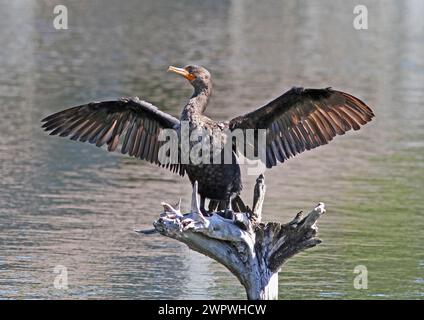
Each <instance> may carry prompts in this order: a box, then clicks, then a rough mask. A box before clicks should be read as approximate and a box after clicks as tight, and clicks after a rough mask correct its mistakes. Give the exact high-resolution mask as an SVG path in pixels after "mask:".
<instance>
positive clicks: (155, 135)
mask: <svg viewBox="0 0 424 320" xmlns="http://www.w3.org/2000/svg"><path fill="white" fill-rule="evenodd" d="M42 122H44V124H43V128H44V129H45V130H46V131H51V132H50V135H59V136H61V137H66V136H70V138H71V139H72V140H79V141H81V142H89V143H91V144H95V145H96V146H98V147H101V146H103V145H105V144H106V145H107V146H108V151H115V150H118V149H120V151H121V153H123V154H128V155H129V156H132V157H136V158H139V159H144V160H147V161H149V162H151V163H155V164H158V165H159V166H162V167H166V168H168V169H170V170H171V171H173V172H176V173H178V174H180V175H181V176H183V175H184V168H183V166H182V165H181V164H180V163H171V164H169V163H168V164H163V163H161V162H160V161H159V159H158V155H159V148H160V146H161V145H162V144H163V143H164V141H160V140H159V133H160V131H161V130H162V129H174V128H176V127H178V126H179V125H180V121H179V120H178V119H177V118H175V117H173V116H171V115H169V114H167V113H165V112H162V111H160V110H159V109H158V108H156V107H155V106H153V105H152V104H150V103H148V102H146V101H142V100H139V99H138V98H123V99H120V100H115V101H102V102H91V103H89V104H84V105H81V106H77V107H73V108H70V109H66V110H63V111H60V112H57V113H55V114H52V115H50V116H48V117H46V118H44V119H43V120H42ZM118 146H121V147H120V148H118Z"/></svg>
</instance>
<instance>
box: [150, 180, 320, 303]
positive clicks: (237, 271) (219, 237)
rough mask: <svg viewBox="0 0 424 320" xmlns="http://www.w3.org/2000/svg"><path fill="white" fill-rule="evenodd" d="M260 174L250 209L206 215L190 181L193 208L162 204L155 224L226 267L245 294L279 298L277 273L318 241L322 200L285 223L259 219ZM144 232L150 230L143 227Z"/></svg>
mask: <svg viewBox="0 0 424 320" xmlns="http://www.w3.org/2000/svg"><path fill="white" fill-rule="evenodd" d="M265 189H266V187H265V181H264V177H263V175H260V176H259V177H258V179H257V180H256V185H255V190H254V199H253V207H252V209H249V208H247V210H246V211H247V212H245V213H234V216H233V219H226V218H224V217H223V216H224V215H223V212H214V213H212V214H211V215H210V216H205V215H203V214H202V213H201V211H200V209H199V199H198V195H197V183H195V184H194V187H193V194H192V204H191V212H190V213H187V214H182V213H181V211H180V208H179V204H178V205H177V206H176V207H174V206H171V205H169V204H167V203H162V205H163V207H164V212H163V213H162V214H161V215H160V218H159V219H158V220H157V221H155V222H154V223H153V225H154V228H155V230H156V231H157V232H159V233H160V234H162V235H164V236H167V237H170V238H173V239H176V240H178V241H181V242H183V243H185V244H186V245H187V246H189V247H190V248H191V249H193V250H195V251H197V252H200V253H202V254H204V255H206V256H208V257H210V258H212V259H214V260H216V261H218V262H219V263H221V264H223V265H224V266H225V267H226V268H227V269H229V270H230V271H231V272H232V273H233V274H234V275H235V276H236V277H237V278H238V279H239V281H240V282H241V284H242V285H243V286H244V288H245V289H246V294H247V298H248V299H253V300H270V299H278V272H279V270H280V268H281V266H282V265H283V264H284V263H285V262H286V261H287V259H289V258H290V257H292V256H293V255H295V254H296V253H298V252H300V251H302V250H305V249H307V248H311V247H314V246H316V245H317V244H319V243H320V242H321V240H319V239H318V238H317V237H316V233H317V230H318V229H317V226H316V221H317V220H318V218H319V217H320V216H321V215H322V214H323V213H324V212H325V208H324V204H323V203H319V205H318V206H317V207H316V208H314V209H313V210H312V211H311V212H310V213H309V214H308V215H307V216H306V217H303V215H302V212H299V213H298V214H297V215H296V217H295V218H294V219H293V220H292V221H291V222H289V223H287V224H280V223H277V222H267V223H262V222H261V220H262V205H263V201H264V197H265ZM143 233H148V232H143Z"/></svg>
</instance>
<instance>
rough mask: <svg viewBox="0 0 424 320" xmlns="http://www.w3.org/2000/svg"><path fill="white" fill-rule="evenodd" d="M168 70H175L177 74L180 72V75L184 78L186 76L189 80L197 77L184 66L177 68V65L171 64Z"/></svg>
mask: <svg viewBox="0 0 424 320" xmlns="http://www.w3.org/2000/svg"><path fill="white" fill-rule="evenodd" d="M168 71H172V72H175V73H176V74H179V75H181V76H183V77H184V78H186V79H187V80H188V81H192V80H194V79H196V76H195V75H193V74H191V73H190V72H188V71H187V70H186V69H184V68H177V67H173V66H170V67H169V68H168Z"/></svg>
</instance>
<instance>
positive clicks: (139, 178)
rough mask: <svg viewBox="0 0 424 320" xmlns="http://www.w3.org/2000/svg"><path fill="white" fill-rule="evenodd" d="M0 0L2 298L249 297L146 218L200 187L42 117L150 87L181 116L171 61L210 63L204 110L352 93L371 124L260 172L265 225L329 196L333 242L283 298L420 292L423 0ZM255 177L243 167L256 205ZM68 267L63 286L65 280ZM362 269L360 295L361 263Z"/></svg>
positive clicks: (182, 94) (323, 231)
mask: <svg viewBox="0 0 424 320" xmlns="http://www.w3.org/2000/svg"><path fill="white" fill-rule="evenodd" d="M62 3H63V4H65V5H66V6H68V11H69V30H55V29H54V28H53V25H52V17H53V13H52V12H53V4H51V3H50V2H44V1H24V0H21V1H20V0H18V1H2V0H1V1H0V4H1V7H2V10H1V12H0V30H1V31H0V43H1V44H2V48H1V50H0V66H1V67H0V106H1V110H2V117H1V118H0V136H1V137H2V138H1V139H0V163H1V165H0V167H1V189H0V190H1V192H0V298H4V299H8V298H44V299H47V298H70V299H83V298H99V299H105V298H119V299H122V298H130V299H134V298H138V299H143V298H144V299H187V298H196V299H218V298H223V299H230V298H236V299H243V298H244V297H245V296H244V291H243V288H242V287H241V285H239V284H238V283H237V280H236V279H235V278H234V277H233V276H232V275H231V274H230V273H229V272H228V271H227V270H225V269H224V268H223V267H221V266H220V265H218V264H217V263H215V262H213V261H211V260H209V259H208V258H206V257H203V256H201V255H199V254H197V253H195V252H193V251H190V250H188V248H186V247H184V246H183V245H181V244H179V243H177V242H176V241H173V240H170V239H165V238H163V237H160V236H158V235H156V236H150V237H142V236H139V235H137V234H135V233H134V232H133V230H134V229H138V228H149V227H150V226H151V223H152V221H154V220H155V219H156V218H157V216H158V213H159V212H160V210H161V207H160V202H161V201H163V200H164V201H169V202H171V203H173V202H175V201H176V200H177V199H178V198H179V197H182V201H183V206H185V208H186V209H187V207H188V205H189V198H190V191H191V188H190V185H189V183H188V180H186V179H180V178H179V177H178V176H175V175H172V174H170V173H168V172H166V171H161V170H159V169H157V168H156V167H154V166H151V165H149V164H146V163H143V162H140V161H137V160H134V159H128V158H126V157H123V156H120V155H115V154H109V153H107V152H105V151H104V150H101V149H98V148H95V147H93V146H91V145H85V144H82V143H75V142H72V141H68V140H65V139H60V138H58V137H50V136H48V135H47V134H45V133H44V132H43V131H42V130H41V129H40V127H39V126H40V123H39V120H40V119H41V118H42V117H44V116H46V115H48V114H50V113H52V112H55V111H58V110H61V109H63V108H65V107H70V106H73V105H78V104H81V103H84V102H87V101H92V100H101V99H107V98H116V97H121V96H128V95H138V96H140V97H142V98H143V99H146V100H148V101H150V102H152V103H154V104H156V105H157V106H158V107H160V108H161V109H163V110H165V111H167V112H170V113H172V114H174V115H178V113H179V111H180V108H181V106H182V105H183V104H184V102H185V101H186V99H187V97H188V96H189V95H190V94H191V88H190V87H189V85H188V84H186V83H185V82H184V81H182V80H181V79H179V78H177V77H173V76H170V75H169V74H167V73H166V72H165V71H166V68H167V67H168V65H185V64H188V63H197V64H202V65H204V66H206V67H207V68H208V69H209V70H210V71H211V72H212V76H213V81H214V89H215V92H214V95H213V98H212V101H211V104H210V106H209V108H208V110H207V113H208V115H210V116H211V117H213V118H216V119H230V118H232V117H234V116H236V115H239V114H242V113H245V112H248V111H250V110H253V109H254V108H256V107H259V106H262V105H263V104H264V103H265V102H266V101H268V100H270V99H272V98H273V97H275V96H277V95H279V94H281V93H282V92H284V91H285V90H287V89H289V88H290V87H292V86H293V85H296V86H304V87H327V86H333V87H334V88H337V89H342V90H345V91H348V92H350V93H352V94H354V95H357V96H358V97H360V98H361V99H363V100H364V101H366V102H367V103H368V104H369V105H370V106H372V108H373V110H374V111H375V113H376V118H375V120H373V121H372V122H371V123H370V124H369V125H367V126H365V127H364V128H363V129H362V130H360V131H358V132H353V133H352V132H349V133H348V134H346V135H345V136H343V137H338V138H336V139H335V141H333V142H332V143H331V144H329V145H327V146H323V147H320V148H318V149H316V150H314V151H313V152H306V153H304V154H302V155H300V156H298V157H296V158H295V159H293V160H290V161H288V162H286V163H285V164H284V165H282V166H279V167H276V168H273V169H272V170H270V171H268V172H266V174H265V175H266V183H267V187H268V188H267V190H268V192H267V195H266V200H265V207H264V219H265V220H270V221H281V222H285V221H289V220H290V219H291V218H292V217H293V216H294V215H295V214H296V213H297V212H298V211H299V210H304V211H306V212H307V211H308V210H310V209H312V208H313V207H314V206H315V205H316V204H317V203H318V202H319V201H323V202H325V204H326V207H327V213H326V214H325V215H324V216H323V217H322V218H321V219H320V221H319V223H318V225H319V236H320V238H321V239H322V240H323V243H322V244H320V245H319V246H318V247H316V248H313V249H310V250H308V251H305V252H303V253H301V254H299V255H297V256H296V257H294V258H293V259H290V260H289V261H288V263H287V264H286V265H285V266H284V267H283V269H282V271H281V273H280V288H279V289H280V290H279V292H280V298H281V299H333V298H342V299H349V298H354V299H384V298H391V299H401V298H407V299H421V298H422V297H423V294H424V254H423V245H424V233H423V231H422V230H423V228H424V219H423V213H422V208H423V205H424V200H423V198H424V191H423V190H424V181H423V180H424V142H423V141H424V126H423V119H424V108H423V102H422V101H423V100H424V41H423V39H424V23H423V19H422V16H423V14H424V3H423V1H420V0H417V1H414V0H409V1H394V0H393V1H363V4H365V5H366V6H367V7H368V10H369V29H368V30H363V31H358V30H355V29H354V28H353V27H352V21H353V17H354V15H353V7H354V6H355V5H356V4H357V3H356V1H294V0H293V1H276V0H272V1H267V4H266V5H265V4H263V3H259V2H258V1H253V0H246V1H239V0H234V1H230V0H228V1H212V0H208V1H194V0H193V1H189V0H184V1H172V2H170V1H164V0H155V1H135V0H134V1H125V3H122V4H117V2H114V1H62ZM255 178H256V177H254V176H245V177H244V182H245V190H244V193H243V197H244V198H246V199H250V198H251V194H252V188H253V182H254V180H255ZM57 265H63V266H65V267H66V268H67V270H68V282H69V285H68V289H67V290H61V289H56V288H55V287H54V285H53V282H54V279H55V277H56V275H57V274H55V273H54V268H55V266H57ZM358 265H363V266H365V267H366V268H367V271H368V288H367V289H362V290H358V289H355V287H354V285H353V283H354V278H355V277H356V276H357V274H355V273H354V268H355V267H356V266H358Z"/></svg>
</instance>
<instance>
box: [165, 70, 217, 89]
mask: <svg viewBox="0 0 424 320" xmlns="http://www.w3.org/2000/svg"><path fill="white" fill-rule="evenodd" d="M168 71H172V72H175V73H177V74H179V75H181V76H183V77H184V78H186V79H187V80H188V81H189V82H190V83H191V85H192V86H193V87H194V89H196V90H199V89H210V87H211V74H210V73H209V71H208V70H206V69H205V68H203V67H201V66H196V65H188V66H185V67H184V68H177V67H173V66H170V67H169V68H168Z"/></svg>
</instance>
